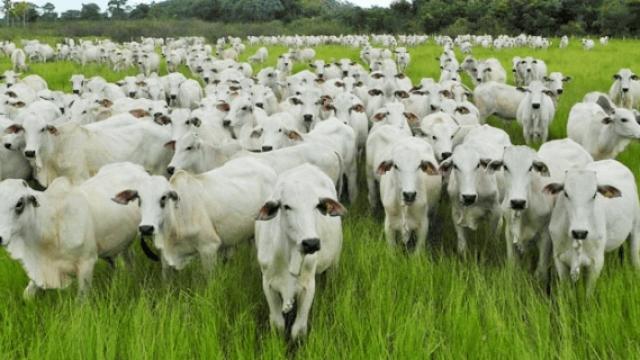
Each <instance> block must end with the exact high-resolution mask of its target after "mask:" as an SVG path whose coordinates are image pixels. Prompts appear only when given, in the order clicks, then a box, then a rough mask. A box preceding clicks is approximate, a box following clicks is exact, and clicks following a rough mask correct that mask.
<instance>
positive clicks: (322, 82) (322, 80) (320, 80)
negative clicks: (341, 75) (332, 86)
mask: <svg viewBox="0 0 640 360" xmlns="http://www.w3.org/2000/svg"><path fill="white" fill-rule="evenodd" d="M313 81H315V82H317V83H318V84H324V79H322V78H317V79H315V80H313Z"/></svg>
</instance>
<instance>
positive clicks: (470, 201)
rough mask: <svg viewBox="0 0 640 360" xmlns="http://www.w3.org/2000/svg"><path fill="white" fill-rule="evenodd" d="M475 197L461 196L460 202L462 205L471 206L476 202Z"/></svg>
mask: <svg viewBox="0 0 640 360" xmlns="http://www.w3.org/2000/svg"><path fill="white" fill-rule="evenodd" d="M476 198H477V196H476V195H462V202H463V203H464V205H471V204H473V203H474V202H476Z"/></svg>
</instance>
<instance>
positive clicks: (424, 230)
mask: <svg viewBox="0 0 640 360" xmlns="http://www.w3.org/2000/svg"><path fill="white" fill-rule="evenodd" d="M422 220H423V222H424V223H423V224H417V225H418V226H417V227H416V230H415V232H416V249H415V251H414V254H422V253H423V252H424V250H425V247H426V243H427V236H428V235H429V216H425V217H423V218H422Z"/></svg>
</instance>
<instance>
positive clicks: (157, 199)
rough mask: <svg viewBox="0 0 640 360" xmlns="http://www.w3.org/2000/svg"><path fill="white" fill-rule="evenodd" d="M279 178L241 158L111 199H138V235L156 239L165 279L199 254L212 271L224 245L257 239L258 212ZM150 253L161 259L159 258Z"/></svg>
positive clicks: (154, 179)
mask: <svg viewBox="0 0 640 360" xmlns="http://www.w3.org/2000/svg"><path fill="white" fill-rule="evenodd" d="M276 179H277V174H276V172H275V171H274V170H273V168H272V167H271V166H269V165H267V164H265V163H264V162H261V161H260V160H257V159H252V158H242V159H236V160H234V161H230V162H228V163H226V164H225V165H224V166H222V167H220V168H217V169H214V170H212V171H208V172H206V173H203V174H199V175H192V174H189V173H187V172H186V171H178V172H176V173H175V174H174V175H173V176H172V177H171V179H170V180H167V179H166V178H165V177H162V176H150V177H148V178H147V179H146V180H145V181H144V182H143V183H142V184H140V186H138V187H130V188H126V187H123V188H121V189H120V190H121V191H120V192H118V193H116V192H114V194H115V197H114V198H113V200H114V201H116V202H117V203H120V204H128V203H129V202H130V201H132V200H135V199H140V203H139V204H140V213H141V218H142V219H141V221H140V224H139V226H138V232H139V233H140V235H141V236H142V237H143V238H146V237H151V236H153V241H154V244H155V246H156V248H157V249H158V250H160V252H161V256H160V258H161V260H162V268H163V274H164V276H165V277H167V276H168V275H170V273H171V270H173V269H176V270H182V269H183V268H184V267H185V266H186V265H187V264H188V263H189V261H190V260H191V259H193V258H194V257H196V256H199V257H200V259H201V261H202V268H203V269H204V271H205V272H206V273H210V272H211V270H213V268H214V266H215V262H216V258H217V253H218V249H219V248H220V247H221V246H222V247H223V248H231V247H233V246H235V244H237V243H239V242H241V241H244V240H248V239H249V238H251V237H252V236H253V235H254V224H255V217H256V214H257V213H258V209H260V206H262V204H263V203H264V201H265V199H266V198H267V196H269V193H270V192H271V190H272V189H273V186H274V185H275V182H276ZM123 189H124V190H123ZM142 241H144V239H143V240H142ZM147 255H151V256H150V257H151V258H153V259H156V260H157V255H154V254H151V253H148V254H147Z"/></svg>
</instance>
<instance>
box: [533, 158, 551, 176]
mask: <svg viewBox="0 0 640 360" xmlns="http://www.w3.org/2000/svg"><path fill="white" fill-rule="evenodd" d="M533 168H534V169H536V171H537V172H539V173H540V176H542V177H549V176H551V173H550V172H549V168H548V167H547V165H546V164H545V163H543V162H542V161H540V160H534V161H533Z"/></svg>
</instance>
